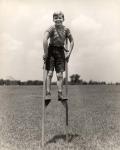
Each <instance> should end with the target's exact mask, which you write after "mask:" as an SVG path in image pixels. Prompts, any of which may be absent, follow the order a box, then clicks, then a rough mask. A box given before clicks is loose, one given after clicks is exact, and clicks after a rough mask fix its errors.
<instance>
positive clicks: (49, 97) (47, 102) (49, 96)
mask: <svg viewBox="0 0 120 150" xmlns="http://www.w3.org/2000/svg"><path fill="white" fill-rule="evenodd" d="M50 102H51V93H50V92H47V93H46V97H45V106H48V104H49V103H50Z"/></svg>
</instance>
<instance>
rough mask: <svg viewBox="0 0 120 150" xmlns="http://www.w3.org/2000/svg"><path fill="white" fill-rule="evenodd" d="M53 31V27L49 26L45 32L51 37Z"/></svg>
mask: <svg viewBox="0 0 120 150" xmlns="http://www.w3.org/2000/svg"><path fill="white" fill-rule="evenodd" d="M53 30H54V28H53V26H51V27H49V28H48V29H47V30H46V32H49V35H50V36H52V34H53Z"/></svg>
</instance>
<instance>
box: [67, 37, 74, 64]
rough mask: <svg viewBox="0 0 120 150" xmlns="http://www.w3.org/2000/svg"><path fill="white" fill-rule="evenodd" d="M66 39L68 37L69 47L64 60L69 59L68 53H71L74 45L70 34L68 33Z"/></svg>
mask: <svg viewBox="0 0 120 150" xmlns="http://www.w3.org/2000/svg"><path fill="white" fill-rule="evenodd" d="M68 39H69V42H70V48H69V52H68V54H67V56H66V60H67V61H68V60H69V57H70V55H71V53H72V50H73V47H74V40H73V37H72V35H70V36H69V37H68Z"/></svg>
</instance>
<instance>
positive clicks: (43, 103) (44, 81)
mask: <svg viewBox="0 0 120 150" xmlns="http://www.w3.org/2000/svg"><path fill="white" fill-rule="evenodd" d="M45 95H46V69H45V63H44V65H43V99H42V149H43V150H44V132H45V127H44V126H45Z"/></svg>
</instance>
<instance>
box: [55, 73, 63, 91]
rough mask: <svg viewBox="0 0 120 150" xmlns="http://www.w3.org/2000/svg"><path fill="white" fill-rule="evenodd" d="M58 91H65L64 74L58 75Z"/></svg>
mask: <svg viewBox="0 0 120 150" xmlns="http://www.w3.org/2000/svg"><path fill="white" fill-rule="evenodd" d="M56 75H57V87H58V91H59V92H62V89H63V72H59V73H56Z"/></svg>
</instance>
